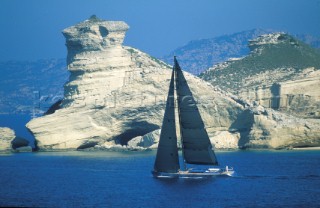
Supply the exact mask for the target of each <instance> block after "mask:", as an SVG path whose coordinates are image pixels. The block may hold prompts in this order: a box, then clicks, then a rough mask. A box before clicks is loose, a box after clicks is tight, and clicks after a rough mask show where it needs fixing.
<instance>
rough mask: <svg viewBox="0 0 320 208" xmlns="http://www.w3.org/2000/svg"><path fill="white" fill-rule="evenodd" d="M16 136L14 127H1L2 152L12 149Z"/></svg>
mask: <svg viewBox="0 0 320 208" xmlns="http://www.w3.org/2000/svg"><path fill="white" fill-rule="evenodd" d="M15 137H16V136H15V133H14V131H13V130H12V129H10V128H6V127H0V152H7V151H11V150H12V148H11V142H12V140H13V139H14V138H15Z"/></svg>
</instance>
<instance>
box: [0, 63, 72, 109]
mask: <svg viewBox="0 0 320 208" xmlns="http://www.w3.org/2000/svg"><path fill="white" fill-rule="evenodd" d="M0 74H1V78H0V96H1V100H0V113H1V114H14V113H31V112H32V111H33V109H35V110H36V112H37V113H40V112H43V111H46V110H47V108H48V107H49V106H51V105H52V104H53V103H55V102H56V101H57V100H58V99H62V97H63V85H64V83H65V82H66V81H67V80H68V76H69V72H68V71H67V70H66V61H65V59H49V60H39V61H8V62H1V63H0Z"/></svg>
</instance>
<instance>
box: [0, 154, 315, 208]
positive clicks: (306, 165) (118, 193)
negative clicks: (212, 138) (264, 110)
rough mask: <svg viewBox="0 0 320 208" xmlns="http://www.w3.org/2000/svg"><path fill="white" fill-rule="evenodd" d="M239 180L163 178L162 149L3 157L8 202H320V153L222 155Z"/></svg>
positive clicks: (0, 189) (0, 184)
mask: <svg viewBox="0 0 320 208" xmlns="http://www.w3.org/2000/svg"><path fill="white" fill-rule="evenodd" d="M217 157H218V159H219V161H220V163H221V164H227V165H230V166H233V167H234V168H235V170H236V171H237V175H236V176H234V177H216V178H211V179H205V180H199V179H198V180H197V179H193V180H190V179H189V180H186V179H180V180H159V179H155V178H153V177H152V175H151V173H150V171H151V170H152V168H153V162H154V159H155V152H154V151H149V152H125V153H118V152H40V153H19V154H7V155H6V154H3V155H0V206H27V207H120V206H121V207H320V199H319V197H320V151H235V152H217Z"/></svg>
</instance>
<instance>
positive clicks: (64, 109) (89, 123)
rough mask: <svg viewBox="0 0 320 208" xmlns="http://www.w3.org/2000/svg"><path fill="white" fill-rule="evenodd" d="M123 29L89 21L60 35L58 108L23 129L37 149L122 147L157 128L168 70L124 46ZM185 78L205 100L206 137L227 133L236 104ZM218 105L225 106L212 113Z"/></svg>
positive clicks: (238, 107) (117, 23)
mask: <svg viewBox="0 0 320 208" xmlns="http://www.w3.org/2000/svg"><path fill="white" fill-rule="evenodd" d="M128 29H129V26H128V25H127V24H126V23H125V22H122V21H104V20H101V19H98V18H97V17H95V16H92V17H91V18H90V19H88V20H85V21H83V22H81V23H79V24H76V25H75V26H72V27H69V28H66V29H65V30H63V35H64V36H65V38H66V46H67V49H68V57H67V63H68V69H69V71H70V77H69V81H68V82H67V83H66V84H65V86H64V98H63V100H62V103H61V104H60V109H58V110H56V111H55V112H54V113H53V114H50V115H46V116H43V117H39V118H36V119H33V120H32V121H31V122H29V123H28V124H27V127H28V128H29V129H30V131H31V132H32V133H33V134H34V136H35V138H36V140H37V145H38V147H39V149H40V150H61V149H64V150H66V149H85V148H89V147H95V148H116V149H117V148H123V147H127V146H126V145H127V144H128V141H130V140H131V139H133V138H136V137H138V136H143V135H145V134H147V133H149V132H152V131H155V130H157V129H159V128H160V125H161V122H162V117H163V113H164V107H165V98H166V95H167V91H168V86H169V79H170V74H171V70H172V68H171V66H169V65H167V64H165V63H164V62H162V61H160V60H158V59H156V58H153V57H151V56H150V55H148V54H145V53H143V52H141V51H139V50H137V49H135V48H131V47H127V46H123V45H122V42H123V40H124V37H125V33H126V31H127V30H128ZM186 78H187V79H190V81H189V83H190V85H192V90H194V91H195V92H197V93H196V94H197V95H198V99H199V101H200V100H201V101H204V102H202V103H201V107H200V108H201V110H202V111H201V113H202V114H203V117H204V120H205V122H207V124H208V132H209V133H213V132H214V131H215V130H216V129H217V128H219V130H224V131H227V130H228V127H229V126H230V123H232V122H233V121H234V120H235V118H236V116H237V114H238V113H239V112H241V111H242V110H241V105H239V104H237V103H236V102H234V101H233V100H232V99H230V98H228V97H227V96H225V95H223V94H222V93H220V92H218V91H214V88H213V87H212V86H211V85H208V84H207V83H206V82H204V81H202V80H200V79H199V78H196V77H194V76H192V75H190V74H186ZM218 103H222V104H223V105H224V106H227V107H224V109H223V110H221V111H220V112H217V111H216V110H215V108H214V106H216V105H217V104H218ZM229 112H232V113H229ZM217 114H218V115H217ZM213 115H216V116H213ZM142 138H146V137H142ZM156 140H157V138H155V143H156ZM140 143H141V142H140ZM142 143H143V141H142ZM151 145H153V144H152V142H151V143H150V146H151ZM128 147H130V148H132V145H131V143H130V144H129V145H128Z"/></svg>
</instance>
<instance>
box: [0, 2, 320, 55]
mask: <svg viewBox="0 0 320 208" xmlns="http://www.w3.org/2000/svg"><path fill="white" fill-rule="evenodd" d="M92 14H96V15H97V16H98V17H99V18H102V19H106V20H123V21H125V22H127V23H128V24H129V26H130V29H129V31H128V33H127V36H126V39H125V44H126V45H129V46H133V47H136V48H139V49H141V50H142V51H145V52H147V53H149V54H151V55H153V56H156V57H159V56H162V55H165V54H168V53H169V52H170V51H172V50H173V49H175V48H177V47H179V46H182V45H185V44H186V43H187V42H188V41H190V40H194V39H201V38H211V37H215V36H219V35H223V34H231V33H234V32H239V31H244V30H249V29H253V28H262V29H276V30H281V31H284V32H289V33H293V34H311V35H314V36H320V0H157V1H156V0H54V1H53V0H20V1H19V0H0V16H1V18H0V28H1V31H0V61H6V60H37V59H43V58H64V57H66V48H65V45H64V44H65V40H64V38H63V36H62V34H61V31H62V30H63V29H64V28H66V27H69V26H72V25H74V24H76V23H78V22H81V21H83V20H85V19H87V18H89V17H90V16H91V15H92Z"/></svg>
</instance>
